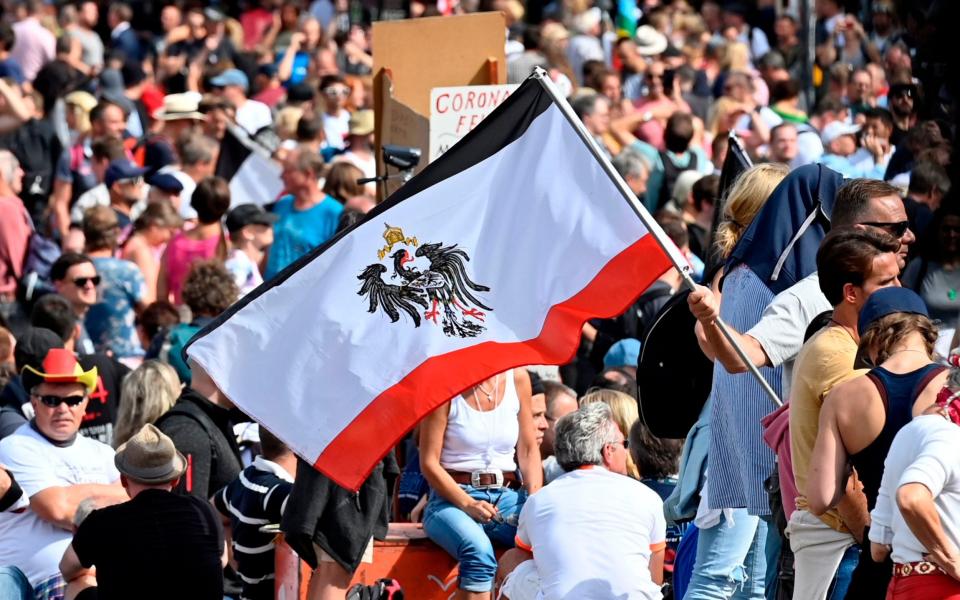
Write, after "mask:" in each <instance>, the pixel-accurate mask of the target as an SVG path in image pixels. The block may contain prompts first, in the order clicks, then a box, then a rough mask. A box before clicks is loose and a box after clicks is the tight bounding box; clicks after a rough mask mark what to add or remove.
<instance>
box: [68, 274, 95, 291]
mask: <svg viewBox="0 0 960 600" xmlns="http://www.w3.org/2000/svg"><path fill="white" fill-rule="evenodd" d="M87 282H90V283H92V284H93V287H97V286H98V285H100V276H99V275H94V276H93V277H77V278H76V279H74V280H73V285H75V286H77V287H78V288H83V287H87Z"/></svg>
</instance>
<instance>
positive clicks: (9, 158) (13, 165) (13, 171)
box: [0, 150, 20, 183]
mask: <svg viewBox="0 0 960 600" xmlns="http://www.w3.org/2000/svg"><path fill="white" fill-rule="evenodd" d="M18 168H20V161H19V160H17V157H16V156H14V155H13V152H10V151H9V150H0V177H2V178H3V180H4V181H6V182H7V183H13V180H14V178H15V177H16V176H17V169H18Z"/></svg>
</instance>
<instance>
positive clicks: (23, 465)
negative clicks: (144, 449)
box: [0, 348, 127, 598]
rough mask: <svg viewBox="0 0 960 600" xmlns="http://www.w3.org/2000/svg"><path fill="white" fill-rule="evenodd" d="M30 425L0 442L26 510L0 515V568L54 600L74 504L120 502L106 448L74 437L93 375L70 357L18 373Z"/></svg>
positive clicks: (55, 353)
mask: <svg viewBox="0 0 960 600" xmlns="http://www.w3.org/2000/svg"><path fill="white" fill-rule="evenodd" d="M21 377H22V380H23V384H24V387H25V388H26V389H27V390H28V391H29V392H30V406H31V408H32V409H33V412H34V413H35V416H34V417H33V419H32V420H31V421H30V422H28V423H26V424H24V425H22V426H20V428H19V429H17V430H16V431H15V432H14V433H13V434H12V435H10V436H8V437H6V438H4V439H3V440H2V441H0V463H2V464H4V465H6V468H7V469H8V470H9V471H10V472H11V473H12V474H13V475H14V477H15V478H16V480H17V482H18V483H19V485H20V487H21V488H23V492H24V494H25V495H26V496H27V497H28V498H29V502H30V504H29V507H28V508H26V509H25V510H22V511H20V512H4V513H0V564H3V565H14V566H16V567H18V568H20V569H21V570H22V571H23V572H24V573H25V574H26V576H27V578H28V579H29V580H30V584H31V585H32V586H33V587H34V590H35V592H36V593H37V597H38V598H60V597H62V596H63V588H64V587H65V582H64V581H63V579H62V578H61V576H60V569H59V563H60V558H61V557H62V556H63V552H64V551H65V550H66V549H67V547H68V546H69V545H70V540H71V538H72V535H73V518H74V513H75V512H76V510H77V506H78V505H79V504H80V502H81V501H82V500H85V499H87V498H94V499H95V502H96V504H97V505H98V506H104V505H108V504H116V503H118V502H123V501H125V500H126V499H127V496H126V492H125V491H124V490H123V488H122V487H121V486H120V485H119V479H120V474H119V472H118V471H117V469H116V467H115V466H114V464H113V455H114V452H113V449H112V448H110V446H107V445H106V444H102V443H100V442H97V441H95V440H92V439H90V438H86V437H83V436H81V435H78V433H77V432H78V431H79V429H80V424H81V422H82V421H83V415H84V412H85V411H86V406H87V402H88V398H87V396H88V394H90V393H91V392H92V391H93V390H94V387H95V385H96V380H97V370H96V369H90V370H88V371H84V370H83V368H82V367H81V366H80V364H79V363H78V362H77V359H76V358H75V357H74V355H73V353H71V352H70V351H68V350H65V349H63V348H53V349H51V350H50V351H49V352H47V355H46V357H45V358H44V359H43V362H42V363H41V365H40V368H34V367H30V366H27V367H25V368H24V369H23V372H22V373H21Z"/></svg>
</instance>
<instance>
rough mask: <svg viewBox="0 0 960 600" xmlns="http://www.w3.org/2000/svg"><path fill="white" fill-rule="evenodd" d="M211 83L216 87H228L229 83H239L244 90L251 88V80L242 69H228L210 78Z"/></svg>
mask: <svg viewBox="0 0 960 600" xmlns="http://www.w3.org/2000/svg"><path fill="white" fill-rule="evenodd" d="M210 85H212V86H216V87H227V86H228V85H239V86H240V87H242V88H243V91H247V90H248V89H249V88H250V80H249V79H247V74H246V73H244V72H243V71H241V70H240V69H227V70H226V71H224V72H223V73H220V74H219V75H217V76H216V77H214V78H213V79H211V80H210Z"/></svg>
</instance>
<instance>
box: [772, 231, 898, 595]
mask: <svg viewBox="0 0 960 600" xmlns="http://www.w3.org/2000/svg"><path fill="white" fill-rule="evenodd" d="M899 247H900V242H899V241H897V240H896V239H895V238H893V237H891V236H890V235H888V234H886V233H884V232H882V231H878V230H877V229H875V228H869V229H868V228H849V227H848V228H842V229H838V230H835V231H833V232H831V233H830V234H829V235H828V236H827V237H826V238H824V240H823V242H822V243H821V245H820V249H819V251H818V252H817V270H818V272H819V274H820V288H821V290H822V291H823V293H824V295H825V296H826V297H827V300H828V301H829V302H830V303H831V304H832V305H833V307H834V309H833V317H832V318H831V320H830V324H829V325H828V326H827V327H825V328H823V329H822V330H820V331H819V332H818V333H816V334H815V335H814V336H813V337H812V338H810V340H809V341H807V343H806V344H804V346H803V348H802V349H801V350H800V354H799V355H798V356H797V361H796V364H795V366H794V371H793V386H792V388H791V391H792V396H791V399H790V448H791V454H792V459H793V474H794V479H795V481H796V484H797V491H798V493H799V496H798V497H797V510H795V511H794V512H793V514H792V515H790V523H789V525H788V527H787V535H788V536H789V538H790V547H791V549H792V550H793V552H794V561H795V562H794V567H795V570H796V577H795V584H794V595H793V598H794V600H823V599H824V598H826V596H827V592H828V590H829V587H830V584H831V581H832V580H833V578H834V573H836V572H837V569H838V567H839V566H840V562H841V559H843V556H844V553H845V552H846V550H847V549H848V548H849V547H850V546H852V545H853V544H855V543H857V542H858V541H860V539H861V537H862V533H863V528H864V527H865V526H866V524H867V522H868V521H869V517H868V515H867V507H866V503H865V502H862V501H860V502H858V501H857V498H858V497H860V496H862V494H861V492H860V490H859V489H856V488H853V489H851V490H849V491H848V497H847V498H845V499H844V500H843V501H842V502H841V505H840V507H838V509H837V510H833V511H830V512H827V513H826V514H824V515H823V516H822V517H819V518H818V517H815V516H813V515H812V514H810V513H809V512H808V511H807V510H806V498H805V497H804V493H805V486H806V482H807V470H808V468H809V465H810V456H811V454H812V452H813V446H814V443H815V442H816V439H817V426H818V422H819V418H820V407H821V405H822V404H823V398H824V396H826V395H827V393H828V392H829V391H830V390H831V389H832V388H833V386H835V385H837V384H838V383H841V382H843V381H846V380H848V379H851V378H853V377H855V376H856V375H860V374H862V371H857V370H854V361H855V359H856V355H857V346H858V344H859V337H858V336H857V317H858V315H859V313H860V308H861V307H862V306H863V305H864V303H865V302H866V300H867V298H868V297H869V296H870V294H872V293H873V292H874V291H876V290H878V289H880V288H884V287H889V286H899V285H900V283H899V281H898V279H897V276H898V274H899V272H900V268H899V265H898V262H897V250H898V248H899ZM787 508H788V510H787V513H788V514H789V513H790V510H789V508H790V507H787ZM839 585H843V583H842V582H838V586H839Z"/></svg>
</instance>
